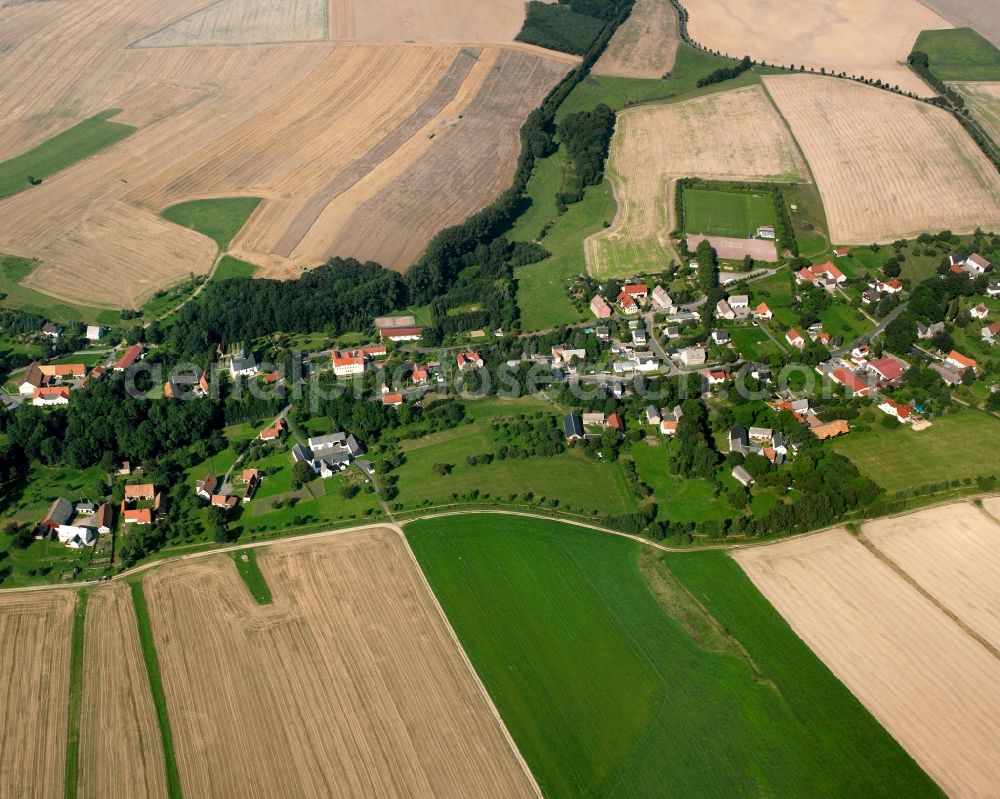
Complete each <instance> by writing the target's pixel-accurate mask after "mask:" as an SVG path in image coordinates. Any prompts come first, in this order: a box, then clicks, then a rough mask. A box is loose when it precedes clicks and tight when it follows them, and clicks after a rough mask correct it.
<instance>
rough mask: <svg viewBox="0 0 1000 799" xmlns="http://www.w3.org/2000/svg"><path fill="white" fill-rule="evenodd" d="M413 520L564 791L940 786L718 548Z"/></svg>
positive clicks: (790, 793) (442, 592)
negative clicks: (672, 553) (664, 547)
mask: <svg viewBox="0 0 1000 799" xmlns="http://www.w3.org/2000/svg"><path fill="white" fill-rule="evenodd" d="M406 535H407V538H408V539H409V541H410V544H411V546H412V547H413V550H414V552H415V554H416V556H417V559H418V560H419V562H420V565H421V567H422V569H423V570H424V573H425V574H426V575H427V578H428V580H429V581H430V583H431V586H432V587H433V589H434V591H435V593H436V595H437V597H438V599H439V600H440V602H441V604H442V606H443V607H444V609H445V612H446V613H447V615H448V618H449V620H450V621H451V623H452V625H453V627H454V628H455V631H456V632H457V634H458V636H459V638H460V640H461V642H462V644H463V646H464V648H465V650H466V652H467V653H468V654H469V657H470V658H471V660H472V662H473V665H474V666H475V667H476V670H477V672H478V673H479V675H480V677H482V679H483V681H484V683H485V685H486V687H487V689H488V690H489V692H490V695H491V696H492V697H493V700H494V702H495V703H496V705H497V707H498V708H499V710H500V713H501V715H502V716H503V719H504V721H505V722H506V724H507V727H508V728H509V729H510V731H511V734H512V735H513V736H514V740H515V741H516V743H517V744H518V748H519V749H520V751H521V753H522V754H523V755H524V757H525V759H526V760H527V762H528V764H529V766H530V767H531V769H532V772H533V774H534V775H535V777H536V778H537V780H538V782H539V784H540V785H541V787H542V790H543V792H544V793H545V795H546V796H547V797H548V798H549V799H561V798H562V797H580V796H587V797H592V799H604V798H607V799H619V798H620V799H625V798H626V797H637V796H643V797H653V796H683V797H686V798H690V799H697V797H736V796H774V797H810V798H811V797H820V796H826V797H834V796H836V797H854V796H856V797H865V799H874V797H899V796H907V797H916V796H940V795H941V794H940V792H939V791H937V790H936V788H935V786H934V785H933V784H932V783H931V782H930V781H929V780H928V779H927V778H926V777H925V776H924V775H923V774H922V772H921V771H920V770H919V769H918V768H917V767H916V765H915V764H914V763H913V762H912V761H911V760H910V759H909V757H908V756H907V755H906V754H905V753H904V752H903V751H902V749H901V748H900V747H899V746H898V744H896V743H895V742H894V741H893V739H892V738H891V737H890V736H889V735H888V733H886V732H885V731H884V730H883V729H882V728H881V727H879V725H878V724H877V723H876V722H875V721H874V720H873V719H872V718H871V716H870V715H869V714H868V713H867V712H866V711H865V710H864V708H863V707H862V706H861V705H860V704H859V703H858V702H857V701H856V700H855V699H854V698H853V697H852V695H851V694H850V693H849V692H848V691H847V690H846V689H845V688H844V687H843V686H842V685H841V684H840V683H839V682H838V681H837V680H836V679H835V678H834V677H833V676H832V675H831V674H830V672H829V671H828V670H827V669H826V668H825V667H823V665H822V664H821V663H820V662H819V661H818V660H817V659H816V658H815V656H813V655H812V653H811V652H810V651H809V650H808V649H807V648H806V647H805V645H804V644H803V643H802V642H801V641H800V640H799V639H798V638H797V637H796V636H795V634H794V633H793V632H792V630H791V629H790V628H789V627H788V626H787V624H785V623H784V621H783V620H782V619H781V618H780V617H779V616H778V614H777V613H776V612H775V611H774V610H773V609H772V608H771V607H770V606H769V605H768V604H767V602H766V601H765V600H764V599H763V598H762V597H761V596H760V594H759V593H758V592H757V591H756V589H755V588H754V587H753V586H752V584H751V583H750V582H749V581H748V580H747V579H746V578H745V577H744V576H743V575H742V573H741V572H740V570H739V569H738V568H737V567H736V566H735V564H734V563H732V562H731V561H730V560H729V559H728V558H727V557H726V556H725V555H723V554H721V553H709V554H708V555H707V556H702V555H697V556H693V555H678V556H676V557H674V558H671V559H669V560H668V561H666V563H665V562H664V561H663V560H662V559H660V557H658V556H657V555H656V554H654V552H653V550H651V549H648V548H645V547H644V546H643V545H641V544H639V543H637V542H635V541H631V540H628V539H622V538H618V537H614V536H610V535H605V534H601V533H596V532H594V531H589V530H584V529H581V528H577V527H573V526H570V525H566V524H562V523H558V522H552V521H543V520H536V519H524V518H515V517H497V516H484V517H478V518H477V517H474V516H465V517H455V518H448V519H438V520H427V521H422V522H414V523H411V524H408V525H407V526H406ZM686 558H690V560H685V559H686ZM682 561H683V562H682ZM667 564H669V566H670V568H667ZM682 566H683V568H681V567H682ZM674 568H676V569H677V571H676V573H675V572H673V571H671V569H674ZM678 577H680V578H681V579H682V580H683V581H684V582H685V583H687V584H688V585H689V586H690V587H691V589H692V590H693V591H694V592H695V593H696V594H697V595H698V601H695V600H694V598H692V596H691V595H690V594H689V593H688V591H687V590H686V588H685V587H684V585H683V584H682V583H681V581H680V580H678ZM705 608H708V611H706V610H705ZM712 614H717V615H712ZM745 621H746V622H748V623H747V624H744V622H745Z"/></svg>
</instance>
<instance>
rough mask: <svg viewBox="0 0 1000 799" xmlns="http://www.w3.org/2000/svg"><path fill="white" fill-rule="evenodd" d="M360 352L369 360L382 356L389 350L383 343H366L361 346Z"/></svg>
mask: <svg viewBox="0 0 1000 799" xmlns="http://www.w3.org/2000/svg"><path fill="white" fill-rule="evenodd" d="M360 352H361V354H362V355H363V356H364V357H365V358H367V359H369V360H375V359H377V358H384V357H386V356H387V355H388V354H389V350H388V349H387V348H386V346H385V344H366V345H365V346H364V347H362V348H361V350H360Z"/></svg>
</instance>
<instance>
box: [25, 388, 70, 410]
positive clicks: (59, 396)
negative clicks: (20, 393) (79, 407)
mask: <svg viewBox="0 0 1000 799" xmlns="http://www.w3.org/2000/svg"><path fill="white" fill-rule="evenodd" d="M31 404H32V405H38V406H41V407H44V406H47V405H69V386H42V387H40V388H36V389H35V390H34V392H33V393H32V395H31Z"/></svg>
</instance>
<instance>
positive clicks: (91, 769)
mask: <svg viewBox="0 0 1000 799" xmlns="http://www.w3.org/2000/svg"><path fill="white" fill-rule="evenodd" d="M80 707H81V711H80V754H79V770H78V774H79V777H78V785H77V796H78V797H83V798H84V799H103V798H104V797H109V796H121V797H129V796H136V797H139V796H141V797H147V798H148V799H160V798H161V797H162V798H163V799H166V796H167V783H166V770H165V769H166V767H165V765H164V760H163V746H162V742H161V739H160V729H159V727H158V726H157V721H156V709H155V708H154V707H153V697H152V694H151V693H150V688H149V678H148V676H147V674H146V664H145V662H144V661H143V657H142V650H141V648H140V645H139V633H138V628H137V627H136V618H135V609H134V607H133V605H132V596H131V592H130V591H129V588H128V585H127V584H126V583H124V582H116V583H113V584H110V585H107V586H101V587H100V588H97V589H94V590H93V591H91V592H90V596H89V598H88V600H87V616H86V621H85V623H84V636H83V687H82V693H81V703H80Z"/></svg>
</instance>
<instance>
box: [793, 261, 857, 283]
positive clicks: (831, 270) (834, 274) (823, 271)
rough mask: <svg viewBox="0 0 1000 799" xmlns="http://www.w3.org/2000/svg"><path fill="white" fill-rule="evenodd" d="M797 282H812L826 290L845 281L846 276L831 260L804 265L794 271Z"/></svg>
mask: <svg viewBox="0 0 1000 799" xmlns="http://www.w3.org/2000/svg"><path fill="white" fill-rule="evenodd" d="M795 279H796V281H798V282H799V283H812V284H813V285H814V286H820V287H822V288H825V289H827V290H830V289H832V288H834V286H836V285H837V284H839V283H844V282H846V281H847V276H846V275H845V274H844V273H843V272H841V271H840V270H839V269H837V267H835V266H834V265H833V262H832V261H827V262H826V263H824V264H816V265H814V266H805V267H803V268H802V269H800V270H799V271H798V272H796V273H795Z"/></svg>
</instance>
